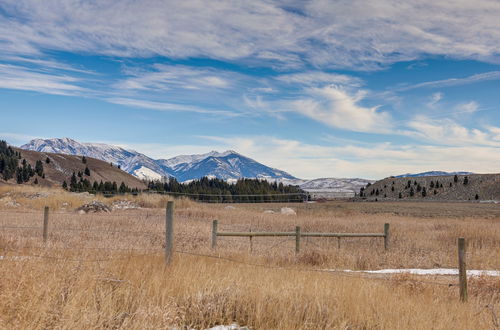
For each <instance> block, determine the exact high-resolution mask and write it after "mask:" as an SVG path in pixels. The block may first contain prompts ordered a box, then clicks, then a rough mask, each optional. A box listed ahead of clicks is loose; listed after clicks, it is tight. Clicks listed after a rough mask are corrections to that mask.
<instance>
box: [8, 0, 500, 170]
mask: <svg viewBox="0 0 500 330" xmlns="http://www.w3.org/2000/svg"><path fill="white" fill-rule="evenodd" d="M498 17H500V2H498V1H483V0H477V1H427V0H422V1H410V0H409V1H392V0H380V1H372V2H369V1H358V0H351V1H331V0H314V1H294V0H290V1H261V0H253V1H221V0H214V1H191V0H188V1H159V0H158V1H156V0H148V1H130V0H122V1H104V0H93V1H77V0H65V1H63V0H60V1H55V0H44V1H34V0H33V1H26V0H2V1H1V2H0V111H1V120H0V139H5V140H7V141H8V142H9V143H11V144H13V145H21V144H23V143H26V142H28V141H29V140H31V139H33V138H54V137H70V138H73V139H75V140H78V141H81V142H103V143H110V144H116V145H120V146H122V147H126V148H131V149H134V150H137V151H139V152H142V153H144V154H146V155H148V156H151V157H154V158H169V157H173V156H176V155H179V154H193V153H204V152H208V151H211V150H219V151H223V150H227V149H232V150H236V151H237V152H239V153H241V154H243V155H246V156H248V157H251V158H254V159H255V160H257V161H259V162H262V163H264V164H266V165H268V166H272V167H276V168H279V169H282V170H285V171H287V172H289V173H291V174H292V175H294V176H296V177H299V178H304V179H312V178H320V177H361V178H368V179H380V178H384V177H387V176H390V175H397V174H403V173H416V172H423V171H429V170H444V171H472V172H477V173H492V172H494V173H498V172H500V168H499V167H500V149H499V148H500V109H499V102H498V101H499V99H500V20H499V19H498Z"/></svg>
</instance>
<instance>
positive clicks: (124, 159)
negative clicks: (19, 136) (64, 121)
mask: <svg viewBox="0 0 500 330" xmlns="http://www.w3.org/2000/svg"><path fill="white" fill-rule="evenodd" d="M21 149H26V150H33V151H39V152H53V153H60V154H68V155H81V156H86V157H92V158H96V159H100V160H103V161H106V162H110V163H113V164H115V165H120V167H121V169H122V170H124V171H125V172H128V173H130V174H132V175H134V176H136V177H138V178H140V179H153V178H154V179H157V178H162V177H169V176H172V174H171V173H170V172H169V171H168V169H167V168H164V167H162V166H161V165H160V164H158V163H157V161H156V160H154V159H152V158H150V157H148V156H146V155H144V154H141V153H139V152H137V151H134V150H127V149H124V148H121V147H117V146H113V145H109V144H104V143H81V142H78V141H75V140H73V139H69V138H62V139H35V140H31V141H30V142H29V143H27V144H25V145H22V146H21Z"/></svg>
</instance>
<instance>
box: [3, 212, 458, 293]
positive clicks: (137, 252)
mask: <svg viewBox="0 0 500 330" xmlns="http://www.w3.org/2000/svg"><path fill="white" fill-rule="evenodd" d="M4 213H5V212H4ZM16 213H17V212H16ZM24 213H30V214H37V213H35V212H24ZM106 216H109V215H106ZM7 229H8V230H38V231H42V230H43V229H44V228H43V227H38V226H0V230H7ZM51 231H63V232H99V233H104V234H106V233H113V234H115V233H118V234H133V235H137V236H139V237H141V236H142V237H151V236H157V237H159V238H163V237H164V235H165V232H164V231H159V232H151V231H134V230H109V229H108V230H105V229H85V228H67V227H62V228H58V227H51ZM293 240H294V239H293V238H286V239H283V240H280V241H278V242H277V243H275V244H273V245H271V246H270V247H266V248H267V249H272V248H275V247H277V246H279V245H281V244H285V243H287V242H290V241H293ZM311 243H312V244H313V245H317V244H315V243H314V242H311ZM29 249H41V250H43V251H44V252H47V251H54V250H62V251H73V252H78V251H81V250H94V251H114V252H118V251H120V252H124V253H128V254H127V255H119V256H114V257H108V258H99V257H96V258H77V257H73V256H55V255H48V254H41V253H40V252H38V253H25V250H29ZM163 251H164V250H163V249H162V248H161V247H158V248H126V247H125V248H120V247H88V246H78V247H57V246H50V245H48V244H44V245H37V246H29V247H24V248H19V249H5V248H3V249H0V252H7V254H9V253H16V255H6V256H0V260H14V261H18V260H25V259H29V258H37V259H50V260H57V261H70V262H110V261H116V260H129V259H132V258H139V257H147V256H158V257H160V256H161V254H162V253H163ZM174 252H175V253H177V254H180V255H189V256H195V257H200V258H208V259H216V260H221V261H225V262H231V263H235V264H240V265H245V266H248V267H260V268H266V269H280V270H285V271H300V272H310V273H327V274H330V275H332V276H341V277H350V278H360V279H369V280H375V281H377V280H380V281H393V280H394V279H393V278H391V277H390V276H385V274H377V275H374V274H367V273H362V272H347V271H345V270H332V269H318V268H304V267H290V266H277V265H272V264H264V263H257V262H251V261H246V260H237V259H233V258H229V257H225V256H222V255H220V254H218V255H215V254H203V253H197V252H192V251H185V250H175V251H174ZM408 281H411V282H413V283H422V284H432V285H440V286H447V287H455V286H458V284H457V283H444V282H438V281H431V280H416V279H414V278H411V279H410V278H408Z"/></svg>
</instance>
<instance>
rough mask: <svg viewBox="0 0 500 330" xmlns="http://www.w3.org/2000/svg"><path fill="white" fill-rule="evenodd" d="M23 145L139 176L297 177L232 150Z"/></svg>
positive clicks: (54, 142)
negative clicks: (165, 153) (158, 155)
mask: <svg viewBox="0 0 500 330" xmlns="http://www.w3.org/2000/svg"><path fill="white" fill-rule="evenodd" d="M21 148H22V149H26V150H34V151H42V152H53V153H63V154H70V155H84V156H88V157H92V158H96V159H100V160H104V161H107V162H112V163H114V164H117V165H120V167H121V168H122V169H123V170H124V171H126V172H128V173H130V174H133V175H135V176H137V177H139V178H148V177H150V178H158V177H159V178H163V177H175V178H177V179H178V180H179V181H186V180H193V179H199V178H201V177H203V176H208V177H217V178H220V179H225V180H229V179H233V180H234V179H239V178H263V179H264V178H272V179H291V180H293V179H296V178H295V177H293V176H292V175H290V174H288V173H286V172H284V171H281V170H278V169H274V168H271V167H268V166H265V165H263V164H260V163H258V162H256V161H255V160H253V159H250V158H248V157H245V156H243V155H240V154H238V153H237V152H235V151H232V150H228V151H225V152H217V151H211V152H209V153H206V154H200V155H181V156H177V157H173V158H170V159H159V160H155V159H152V158H150V157H148V156H146V155H144V154H141V153H139V152H137V151H133V150H127V149H123V148H121V147H117V146H112V145H107V144H102V143H81V142H78V141H75V140H72V139H69V138H63V139H45V140H43V139H35V140H32V141H30V142H29V143H27V144H25V145H23V146H21Z"/></svg>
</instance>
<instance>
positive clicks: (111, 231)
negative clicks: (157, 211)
mask: <svg viewBox="0 0 500 330" xmlns="http://www.w3.org/2000/svg"><path fill="white" fill-rule="evenodd" d="M0 229H23V230H24V229H32V230H43V227H29V226H0ZM50 231H51V232H53V231H79V232H99V233H123V234H141V235H148V236H155V235H163V233H162V232H148V231H134V230H103V229H80V228H57V227H50Z"/></svg>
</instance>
